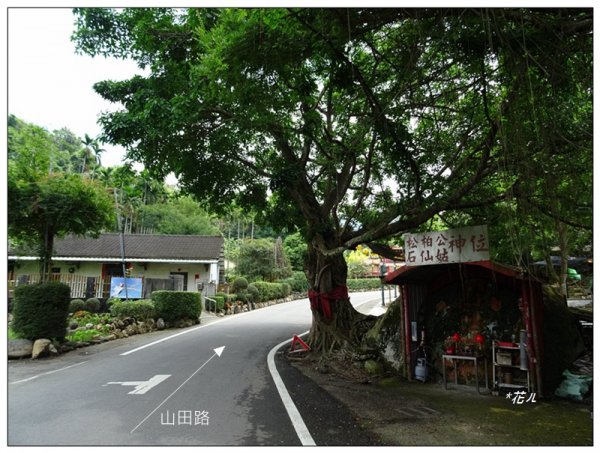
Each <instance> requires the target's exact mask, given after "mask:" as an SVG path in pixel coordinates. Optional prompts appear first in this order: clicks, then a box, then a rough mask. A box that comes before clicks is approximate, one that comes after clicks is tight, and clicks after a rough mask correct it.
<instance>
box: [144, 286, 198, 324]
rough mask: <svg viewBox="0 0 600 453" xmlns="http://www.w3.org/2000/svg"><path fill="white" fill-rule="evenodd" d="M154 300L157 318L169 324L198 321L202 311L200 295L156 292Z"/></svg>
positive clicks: (180, 292) (184, 292)
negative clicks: (181, 321) (187, 320)
mask: <svg viewBox="0 0 600 453" xmlns="http://www.w3.org/2000/svg"><path fill="white" fill-rule="evenodd" d="M152 300H153V301H154V306H155V307H156V314H157V316H158V317H159V318H162V319H163V320H164V321H165V322H169V323H172V322H175V321H179V320H184V319H193V320H197V319H198V317H199V316H200V313H201V311H202V300H201V297H200V293H190V292H186V291H154V292H153V293H152Z"/></svg>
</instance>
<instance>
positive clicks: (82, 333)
mask: <svg viewBox="0 0 600 453" xmlns="http://www.w3.org/2000/svg"><path fill="white" fill-rule="evenodd" d="M96 335H102V332H100V331H99V330H96V329H90V330H77V331H75V332H73V333H72V334H71V335H67V337H66V338H67V340H69V341H90V340H92V339H93V338H94V337H95V336H96Z"/></svg>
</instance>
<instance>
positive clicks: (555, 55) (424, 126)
mask: <svg viewBox="0 0 600 453" xmlns="http://www.w3.org/2000/svg"><path fill="white" fill-rule="evenodd" d="M75 13H76V17H77V27H76V31H75V33H74V35H73V40H74V41H75V43H76V45H77V48H78V50H79V51H80V52H83V53H87V54H90V55H105V56H116V57H121V58H129V59H133V60H135V61H136V62H137V63H138V64H139V66H140V68H142V69H144V71H143V72H142V74H143V75H139V76H135V77H133V78H131V79H130V80H125V81H100V82H98V83H97V84H96V85H95V90H96V91H97V92H98V93H99V94H100V95H102V96H103V97H104V98H105V99H107V100H109V101H112V102H115V103H120V104H121V106H122V107H121V108H120V109H119V110H117V111H114V112H111V113H105V114H104V115H103V116H102V117H101V120H100V121H101V124H102V126H103V130H104V140H105V141H107V142H110V143H113V144H119V145H123V146H124V147H126V149H127V150H128V154H129V156H130V157H131V158H134V159H136V160H139V161H140V162H143V163H144V165H145V166H146V167H147V168H149V169H150V170H152V171H153V172H155V173H158V174H163V175H164V174H166V173H168V172H174V173H175V174H176V175H177V177H178V178H179V182H180V186H181V187H182V189H183V190H185V191H188V192H189V193H192V194H195V195H196V196H198V197H199V198H200V199H202V200H206V202H207V203H209V204H210V205H211V206H212V207H213V208H214V209H216V208H219V207H224V206H227V205H228V204H231V203H232V201H235V202H236V203H237V204H238V205H241V206H245V207H248V208H252V209H253V210H255V211H257V212H260V213H262V214H263V216H264V217H263V218H264V219H267V220H269V221H270V222H271V224H272V225H274V226H276V227H282V228H283V227H286V228H290V229H295V230H299V231H300V232H301V233H302V235H303V237H304V239H305V240H306V243H307V244H308V257H307V260H306V266H305V268H306V274H307V277H308V281H309V284H310V291H309V296H310V299H311V307H312V309H313V313H314V321H313V327H312V331H311V338H310V341H311V342H312V346H313V348H314V349H321V350H329V349H330V348H334V347H336V346H340V345H346V346H350V347H351V346H352V345H357V344H359V342H360V337H361V335H362V334H363V333H364V328H366V327H364V326H365V325H367V324H368V322H363V321H365V317H364V316H363V315H360V314H359V313H357V312H356V311H355V310H354V309H353V308H352V306H351V305H350V303H349V301H348V295H347V290H346V278H347V267H346V263H345V261H344V258H343V252H344V251H345V250H348V249H353V248H355V247H356V246H357V245H359V244H370V245H371V246H372V247H373V248H375V249H376V250H380V249H379V248H377V244H378V243H379V242H381V241H383V240H384V239H386V238H388V237H390V236H392V235H398V234H400V233H402V232H405V231H409V230H411V229H415V228H417V227H419V226H420V225H422V224H423V223H424V222H426V221H427V220H428V219H431V218H432V217H433V216H434V215H436V214H437V213H440V212H450V211H453V210H461V209H467V208H476V207H478V206H485V205H489V204H490V203H495V202H499V201H503V200H507V199H510V197H513V196H514V195H515V194H520V193H523V192H524V191H523V188H524V187H526V186H524V184H526V183H527V180H526V179H527V178H526V177H525V176H526V175H525V173H523V172H522V171H521V168H522V166H521V163H522V162H525V161H532V160H535V159H538V160H547V159H552V156H553V153H561V152H564V150H565V149H572V147H571V145H572V143H573V142H577V143H581V131H582V129H585V128H586V127H587V126H589V129H587V133H590V131H591V113H590V112H591V110H589V109H588V110H589V111H586V110H585V108H584V107H582V105H581V104H579V103H576V102H573V99H575V98H574V97H573V95H575V94H576V98H578V99H581V100H583V101H585V103H586V105H588V106H589V105H591V87H592V77H591V74H592V69H591V68H592V25H593V17H592V10H590V9H588V10H585V9H535V10H532V9H476V10H475V9H364V8H363V9H317V8H312V9H302V8H300V9H283V8H271V9H260V8H259V9H158V8H157V9H134V8H132V9H114V10H113V9H85V8H78V9H76V10H75ZM569 118H571V119H573V121H575V119H576V120H577V122H578V124H579V126H581V125H584V127H579V126H578V127H577V128H569V121H570V120H569ZM557 130H558V131H559V132H560V133H555V132H556V131H557ZM540 131H547V132H548V133H549V134H552V137H553V140H554V142H553V146H552V147H550V148H549V147H547V146H540V142H539V141H538V140H537V139H536V137H539V136H540ZM523 137H527V139H526V140H524V139H523ZM585 151H586V152H588V153H591V148H588V149H586V150H585ZM578 152H582V151H581V150H580V149H579V148H578ZM525 192H526V191H525ZM367 327H368V326H367Z"/></svg>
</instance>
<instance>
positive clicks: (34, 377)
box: [11, 360, 89, 384]
mask: <svg viewBox="0 0 600 453" xmlns="http://www.w3.org/2000/svg"><path fill="white" fill-rule="evenodd" d="M87 362H89V360H86V361H84V362H79V363H76V364H75V365H69V366H66V367H64V368H59V369H58V370H53V371H47V372H45V373H42V374H38V375H36V376H31V377H29V378H27V379H21V380H20V381H15V382H11V384H20V383H22V382H28V381H33V380H34V379H37V378H39V377H41V376H47V375H49V374H53V373H58V372H59V371H64V370H68V369H69V368H73V367H76V366H79V365H83V364H84V363H87Z"/></svg>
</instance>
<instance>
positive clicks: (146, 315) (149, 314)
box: [110, 299, 157, 321]
mask: <svg viewBox="0 0 600 453" xmlns="http://www.w3.org/2000/svg"><path fill="white" fill-rule="evenodd" d="M110 313H111V314H112V315H113V316H115V317H117V318H121V319H123V318H134V319H136V320H139V321H143V320H146V319H154V318H156V317H157V313H156V307H155V306H154V302H153V301H151V300H148V299H140V300H130V301H123V300H117V301H116V302H113V303H111V307H110Z"/></svg>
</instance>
